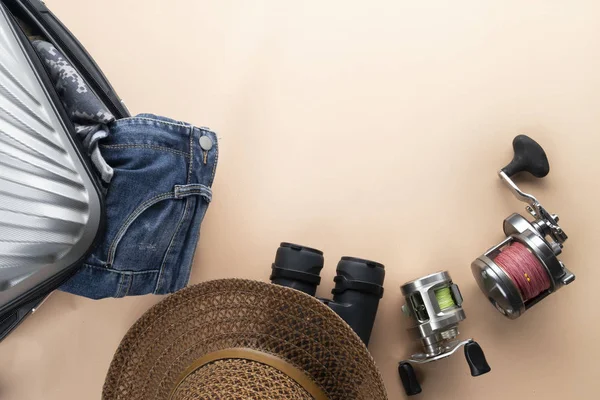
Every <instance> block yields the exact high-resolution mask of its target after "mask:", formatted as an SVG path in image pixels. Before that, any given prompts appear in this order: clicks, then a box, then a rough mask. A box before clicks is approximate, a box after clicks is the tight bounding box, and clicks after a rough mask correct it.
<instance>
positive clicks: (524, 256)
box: [494, 242, 550, 301]
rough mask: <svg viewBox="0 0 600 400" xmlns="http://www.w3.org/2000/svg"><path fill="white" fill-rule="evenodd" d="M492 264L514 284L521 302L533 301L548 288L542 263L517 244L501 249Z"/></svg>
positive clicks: (547, 280)
mask: <svg viewBox="0 0 600 400" xmlns="http://www.w3.org/2000/svg"><path fill="white" fill-rule="evenodd" d="M494 262H495V263H496V264H497V265H498V266H499V267H500V268H502V269H503V270H504V272H506V274H507V275H508V276H509V277H510V279H512V281H513V282H514V283H515V285H516V286H517V288H518V289H519V292H521V295H522V296H523V301H527V300H529V299H533V298H534V297H535V296H537V295H538V294H540V293H541V292H543V291H544V290H547V289H548V288H550V278H549V277H548V272H546V269H545V268H544V266H543V265H542V263H541V262H540V261H539V260H538V259H537V257H536V256H534V255H533V254H532V253H531V252H530V251H529V250H528V249H527V247H525V245H523V244H521V243H519V242H513V243H512V244H511V245H510V246H507V247H505V248H504V249H502V251H501V252H500V254H498V256H497V257H496V258H495V259H494Z"/></svg>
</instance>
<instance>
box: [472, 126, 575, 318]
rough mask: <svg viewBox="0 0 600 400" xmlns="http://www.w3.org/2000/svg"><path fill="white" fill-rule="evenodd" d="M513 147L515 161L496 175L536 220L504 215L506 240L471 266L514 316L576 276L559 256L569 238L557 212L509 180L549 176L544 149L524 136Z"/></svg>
mask: <svg viewBox="0 0 600 400" xmlns="http://www.w3.org/2000/svg"><path fill="white" fill-rule="evenodd" d="M513 148H514V158H513V160H512V161H511V162H510V163H509V164H508V165H507V166H506V167H504V168H502V170H500V172H499V173H498V175H499V176H500V179H502V181H503V182H504V183H505V184H506V185H507V186H508V188H509V189H510V190H511V192H512V193H513V194H514V195H515V197H516V198H517V199H518V200H521V201H523V202H525V203H527V206H526V209H527V211H528V212H529V214H531V216H532V217H533V221H529V220H527V219H526V218H525V217H523V216H521V215H520V214H516V213H515V214H512V215H511V216H509V217H508V218H506V219H505V220H504V233H505V235H506V238H505V239H504V240H503V241H502V242H500V243H499V244H497V245H496V246H494V247H492V248H491V249H489V250H488V251H486V252H485V253H484V254H483V255H481V256H479V257H478V258H477V259H476V260H475V261H473V263H472V264H471V270H472V272H473V276H474V277H475V280H476V281H477V284H478V285H479V288H480V289H481V291H482V292H483V293H484V294H485V296H486V297H487V298H488V299H489V300H490V302H491V303H492V304H493V305H494V306H495V307H496V308H497V309H498V311H500V312H501V313H502V314H504V315H505V316H506V317H508V318H510V319H515V318H518V317H519V316H521V315H522V314H523V313H524V312H525V311H526V310H528V309H529V308H531V307H532V306H534V305H535V304H537V303H538V302H540V301H541V300H542V299H544V298H545V297H546V296H548V295H549V294H550V293H553V292H555V291H557V290H558V289H560V288H561V287H562V286H564V285H568V284H569V283H571V282H573V281H574V280H575V275H573V273H571V272H570V271H569V270H568V269H567V268H566V267H565V265H564V264H563V263H562V261H560V260H559V259H558V258H557V256H558V255H559V254H560V253H561V252H562V248H563V243H564V242H565V241H566V240H567V235H566V234H565V232H564V231H563V230H562V228H561V227H560V226H559V225H558V215H556V214H550V213H549V212H548V211H547V210H546V209H545V208H544V207H543V206H542V205H541V204H540V202H539V201H538V200H537V199H536V198H535V197H533V196H532V195H530V194H527V193H525V192H523V191H522V190H520V189H519V188H518V186H517V185H516V184H515V183H514V182H513V180H512V179H511V178H512V177H513V176H514V175H516V174H518V173H519V172H523V171H527V172H529V173H530V174H532V175H533V176H535V177H537V178H543V177H544V176H546V175H547V174H548V172H549V171H550V165H549V163H548V158H547V157H546V153H545V152H544V149H542V147H541V146H540V145H539V144H538V143H537V142H535V141H534V140H533V139H531V138H529V137H528V136H525V135H519V136H517V137H515V139H514V140H513Z"/></svg>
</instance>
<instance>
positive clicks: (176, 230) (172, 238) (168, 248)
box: [154, 199, 190, 293]
mask: <svg viewBox="0 0 600 400" xmlns="http://www.w3.org/2000/svg"><path fill="white" fill-rule="evenodd" d="M189 206H190V201H189V199H186V200H185V209H184V210H183V215H182V216H181V218H180V219H179V222H178V223H177V229H175V232H174V233H173V236H171V242H170V243H169V247H167V251H166V252H165V256H164V258H163V262H162V264H161V265H160V272H159V274H158V279H157V280H156V287H155V288H154V293H156V292H157V291H158V288H159V287H161V286H162V285H161V280H162V277H163V271H164V267H165V264H166V263H167V259H168V258H169V253H171V247H173V243H174V242H175V237H176V236H177V235H178V234H179V229H181V225H182V224H183V221H184V220H185V217H186V216H187V213H188V209H189Z"/></svg>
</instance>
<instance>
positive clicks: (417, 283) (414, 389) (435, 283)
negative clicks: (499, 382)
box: [398, 271, 491, 396]
mask: <svg viewBox="0 0 600 400" xmlns="http://www.w3.org/2000/svg"><path fill="white" fill-rule="evenodd" d="M400 289H401V290H402V294H403V295H404V298H405V300H406V304H404V305H403V306H402V311H403V312H404V314H406V315H407V316H409V317H411V318H412V319H413V320H414V325H413V326H412V327H411V328H409V329H408V331H409V333H410V334H411V336H412V337H413V338H414V339H415V340H419V342H420V343H421V346H422V348H423V352H422V353H417V354H413V355H412V356H411V357H410V358H409V359H408V360H404V361H401V362H400V364H399V365H398V373H399V374H400V379H401V380H402V385H403V386H404V390H405V391H406V394H407V395H408V396H413V395H415V394H419V393H421V385H420V384H419V381H418V380H417V376H416V374H415V371H414V369H413V366H412V364H426V363H428V362H431V361H437V360H441V359H442V358H446V357H448V356H451V355H452V354H454V353H455V352H456V351H458V349H460V348H461V347H464V353H465V358H466V359H467V363H468V364H469V367H470V369H471V375H472V376H479V375H483V374H485V373H487V372H490V371H491V368H490V366H489V365H488V363H487V361H486V359H485V355H484V354H483V350H481V347H480V346H479V344H477V342H475V341H474V340H473V339H467V340H463V341H460V340H457V337H458V334H459V332H458V324H459V323H460V322H461V321H462V320H464V319H465V318H466V316H465V312H464V311H463V309H462V307H461V305H462V302H463V299H462V296H461V294H460V290H459V289H458V286H457V285H456V284H454V283H452V278H450V274H449V273H448V272H447V271H443V272H436V273H434V274H431V275H427V276H425V277H423V278H419V279H417V280H414V281H412V282H408V283H405V284H404V285H402V287H401V288H400Z"/></svg>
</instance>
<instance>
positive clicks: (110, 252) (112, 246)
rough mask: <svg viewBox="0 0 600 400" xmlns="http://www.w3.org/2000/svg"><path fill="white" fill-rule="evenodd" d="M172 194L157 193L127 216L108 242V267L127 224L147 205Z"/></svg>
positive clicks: (127, 227)
mask: <svg viewBox="0 0 600 400" xmlns="http://www.w3.org/2000/svg"><path fill="white" fill-rule="evenodd" d="M172 196H174V194H173V192H169V193H163V194H159V195H158V196H155V197H153V198H151V199H149V200H146V201H145V202H143V203H142V204H141V205H139V206H138V207H137V208H136V209H135V210H134V211H133V212H132V213H131V214H130V215H129V217H128V218H127V219H126V220H125V222H124V223H123V225H121V228H119V230H118V231H117V234H116V235H115V238H114V239H113V241H112V243H111V244H110V246H109V248H108V259H107V260H106V265H107V266H109V267H110V266H111V265H112V263H113V261H114V256H115V255H116V254H115V253H116V248H115V247H116V245H117V244H118V243H119V242H120V241H121V237H122V236H123V235H124V234H125V232H126V231H127V229H129V225H131V223H132V222H133V221H134V220H135V219H136V218H137V217H139V216H140V215H141V214H142V213H143V212H144V211H145V210H146V209H147V208H148V207H150V206H151V205H154V204H156V203H158V202H160V201H162V200H165V199H168V198H170V197H172Z"/></svg>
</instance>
